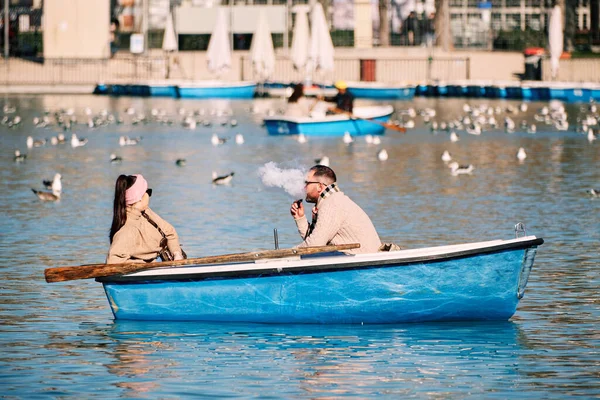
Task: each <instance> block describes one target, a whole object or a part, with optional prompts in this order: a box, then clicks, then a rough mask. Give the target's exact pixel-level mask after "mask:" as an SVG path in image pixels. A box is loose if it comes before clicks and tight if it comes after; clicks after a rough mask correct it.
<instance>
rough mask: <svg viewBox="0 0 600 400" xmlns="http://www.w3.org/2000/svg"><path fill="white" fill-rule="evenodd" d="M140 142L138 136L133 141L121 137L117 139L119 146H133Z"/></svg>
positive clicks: (140, 138) (127, 137) (126, 137)
mask: <svg viewBox="0 0 600 400" xmlns="http://www.w3.org/2000/svg"><path fill="white" fill-rule="evenodd" d="M141 140H142V137H141V136H139V137H137V138H135V139H132V138H130V137H129V136H121V137H120V138H119V146H135V145H136V144H138V143H139V142H140V141H141Z"/></svg>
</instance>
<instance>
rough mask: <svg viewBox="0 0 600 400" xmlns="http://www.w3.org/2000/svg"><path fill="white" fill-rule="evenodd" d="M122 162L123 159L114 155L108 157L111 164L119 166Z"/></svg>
mask: <svg viewBox="0 0 600 400" xmlns="http://www.w3.org/2000/svg"><path fill="white" fill-rule="evenodd" d="M122 161H123V158H121V157H119V156H118V155H116V154H115V153H112V154H111V155H110V162H111V163H112V164H120V163H121V162H122Z"/></svg>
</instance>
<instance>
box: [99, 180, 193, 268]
mask: <svg viewBox="0 0 600 400" xmlns="http://www.w3.org/2000/svg"><path fill="white" fill-rule="evenodd" d="M150 196H152V189H149V188H148V182H146V179H144V177H143V176H142V175H140V174H137V175H120V176H119V177H118V178H117V182H116V184H115V199H114V209H113V220H112V226H111V228H110V235H109V239H110V249H109V251H108V257H107V258H106V263H107V264H117V263H124V262H152V261H155V260H156V258H157V257H158V255H159V253H160V252H161V250H163V245H164V241H165V240H166V246H167V248H168V250H169V251H170V252H171V254H172V256H173V259H174V260H182V259H183V258H184V257H183V253H182V251H181V247H180V245H179V237H178V236H177V232H176V231H175V228H173V226H172V225H171V224H169V223H168V222H166V221H165V220H163V219H162V218H161V217H159V216H158V215H157V214H156V213H155V212H154V211H152V210H151V209H150V207H148V204H149V202H150Z"/></svg>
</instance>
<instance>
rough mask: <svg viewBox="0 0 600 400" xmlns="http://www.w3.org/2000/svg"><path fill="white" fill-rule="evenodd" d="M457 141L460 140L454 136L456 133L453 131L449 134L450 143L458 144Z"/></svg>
mask: <svg viewBox="0 0 600 400" xmlns="http://www.w3.org/2000/svg"><path fill="white" fill-rule="evenodd" d="M459 140H460V139H459V138H458V135H457V134H456V132H454V131H453V132H451V133H450V141H451V142H452V143H456V142H458V141H459Z"/></svg>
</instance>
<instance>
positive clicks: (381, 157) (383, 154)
mask: <svg viewBox="0 0 600 400" xmlns="http://www.w3.org/2000/svg"><path fill="white" fill-rule="evenodd" d="M377 158H379V161H386V160H387V159H388V158H389V156H388V152H387V151H386V150H385V149H381V150H380V151H379V153H377Z"/></svg>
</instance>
